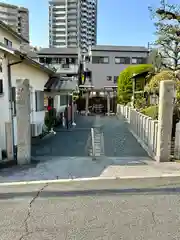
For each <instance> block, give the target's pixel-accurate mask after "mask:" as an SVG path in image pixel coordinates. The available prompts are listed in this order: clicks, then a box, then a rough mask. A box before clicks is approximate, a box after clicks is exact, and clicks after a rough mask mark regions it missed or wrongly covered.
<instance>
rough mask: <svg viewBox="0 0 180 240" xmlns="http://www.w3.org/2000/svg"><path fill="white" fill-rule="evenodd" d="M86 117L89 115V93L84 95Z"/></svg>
mask: <svg viewBox="0 0 180 240" xmlns="http://www.w3.org/2000/svg"><path fill="white" fill-rule="evenodd" d="M85 111H86V116H87V115H88V113H89V91H88V92H87V93H86V110H85Z"/></svg>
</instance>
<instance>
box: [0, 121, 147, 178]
mask: <svg viewBox="0 0 180 240" xmlns="http://www.w3.org/2000/svg"><path fill="white" fill-rule="evenodd" d="M93 126H101V127H102V131H103V133H104V145H105V156H104V157H103V158H102V159H100V160H97V161H92V158H91V157H89V156H88V148H87V145H88V137H89V135H90V129H91V127H93ZM32 156H33V159H35V160H36V161H35V163H34V164H31V165H29V166H16V167H13V168H11V169H4V170H1V171H0V182H4V181H28V180H42V179H46V180H47V179H50V180H52V179H69V178H70V179H71V178H91V177H99V176H103V174H105V173H106V174H109V173H107V172H106V171H105V169H106V170H107V169H109V166H114V167H115V166H124V165H131V166H132V165H146V161H147V160H149V158H148V156H147V154H146V152H145V151H144V150H143V149H142V147H141V146H140V145H139V143H138V142H137V141H136V139H135V138H134V137H133V136H132V134H131V133H130V131H129V130H128V128H127V125H126V123H124V122H123V119H120V120H119V119H117V118H116V117H93V116H88V117H85V116H79V117H78V118H77V126H76V127H75V128H72V129H69V130H68V131H67V130H66V129H60V128H58V129H57V134H56V135H54V136H50V137H47V138H46V139H42V140H38V141H37V140H36V141H33V145H32ZM115 168H117V167H115ZM104 171H105V172H104ZM108 172H109V170H108ZM113 172H114V173H115V172H116V171H115V170H113ZM113 172H112V171H111V173H110V175H112V176H113Z"/></svg>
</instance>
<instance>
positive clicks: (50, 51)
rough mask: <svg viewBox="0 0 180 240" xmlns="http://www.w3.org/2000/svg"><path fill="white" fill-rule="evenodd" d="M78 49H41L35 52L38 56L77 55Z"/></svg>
mask: <svg viewBox="0 0 180 240" xmlns="http://www.w3.org/2000/svg"><path fill="white" fill-rule="evenodd" d="M78 52H79V50H78V48H73V47H69V48H42V49H40V51H38V52H37V54H38V55H44V54H78Z"/></svg>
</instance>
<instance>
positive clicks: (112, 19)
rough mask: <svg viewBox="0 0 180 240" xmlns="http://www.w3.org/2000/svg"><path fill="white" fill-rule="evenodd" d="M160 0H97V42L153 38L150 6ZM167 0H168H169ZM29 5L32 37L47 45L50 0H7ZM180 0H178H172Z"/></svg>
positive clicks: (139, 42) (133, 42)
mask: <svg viewBox="0 0 180 240" xmlns="http://www.w3.org/2000/svg"><path fill="white" fill-rule="evenodd" d="M159 1H160V0H148V1H147V0H128V1H122V0H98V34H97V43H98V44H108V45H142V46H147V44H148V42H152V41H153V40H154V31H155V29H154V26H153V22H152V20H151V18H150V14H149V11H148V6H157V4H158V2H159ZM167 1H168V0H167ZM2 2H6V3H11V4H16V5H21V6H24V7H27V8H28V9H29V12H30V40H31V44H32V45H34V46H42V47H48V21H49V20H48V0H4V1H2ZM169 2H170V3H178V2H179V0H169Z"/></svg>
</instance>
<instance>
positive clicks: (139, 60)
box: [132, 57, 146, 64]
mask: <svg viewBox="0 0 180 240" xmlns="http://www.w3.org/2000/svg"><path fill="white" fill-rule="evenodd" d="M142 63H146V58H141V57H138V58H132V64H142Z"/></svg>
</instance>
